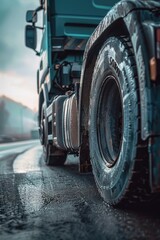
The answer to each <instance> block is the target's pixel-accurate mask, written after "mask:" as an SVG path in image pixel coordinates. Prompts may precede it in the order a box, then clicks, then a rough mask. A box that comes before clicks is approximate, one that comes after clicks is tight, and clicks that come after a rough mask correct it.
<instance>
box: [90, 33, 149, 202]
mask: <svg viewBox="0 0 160 240" xmlns="http://www.w3.org/2000/svg"><path fill="white" fill-rule="evenodd" d="M136 81H137V74H136V64H135V61H134V55H133V51H132V47H131V44H130V42H129V39H128V38H116V37H111V38H109V39H108V40H107V41H106V42H105V43H104V45H103V47H102V49H101V51H100V53H99V56H98V58H97V61H96V65H95V68H94V73H93V78H92V86H91V98H90V113H89V145H90V157H91V163H92V168H93V174H94V177H95V181H96V184H97V186H98V189H99V191H100V193H101V195H102V197H103V198H104V200H105V201H106V202H108V203H109V204H111V205H117V204H119V203H126V202H127V203H128V202H129V201H130V202H134V201H135V200H136V201H141V200H144V199H145V198H146V197H148V196H149V193H150V189H149V173H148V170H149V169H148V168H149V161H148V154H147V152H148V149H147V144H146V142H143V141H142V140H141V139H140V127H139V125H140V110H139V96H138V88H137V82H136Z"/></svg>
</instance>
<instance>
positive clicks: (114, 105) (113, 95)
mask: <svg viewBox="0 0 160 240" xmlns="http://www.w3.org/2000/svg"><path fill="white" fill-rule="evenodd" d="M101 89H102V90H101V92H100V95H99V101H98V107H97V137H98V143H99V149H100V154H101V155H102V159H103V161H105V163H106V164H107V166H108V167H113V166H114V164H115V163H116V162H117V160H118V157H119V154H120V151H121V145H122V137H123V110H122V109H123V108H122V98H121V92H120V87H119V84H118V81H117V79H116V78H115V77H114V76H112V75H110V76H108V77H107V78H106V79H105V81H104V83H103V85H102V88H101Z"/></svg>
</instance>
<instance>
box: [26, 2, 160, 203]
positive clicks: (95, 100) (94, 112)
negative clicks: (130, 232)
mask: <svg viewBox="0 0 160 240" xmlns="http://www.w3.org/2000/svg"><path fill="white" fill-rule="evenodd" d="M40 18H42V19H40ZM38 19H39V20H42V23H41V24H39V21H38ZM26 21H27V22H28V23H29V24H28V25H27V26H26V29H25V42H26V46H27V47H29V48H32V49H33V50H34V51H35V52H36V54H37V55H38V56H40V64H39V69H38V71H37V91H38V95H39V107H38V123H39V134H40V140H41V144H42V145H43V151H44V159H45V162H46V164H47V165H54V166H56V165H63V164H64V163H65V160H66V158H67V155H69V154H74V155H77V156H78V157H79V170H80V172H88V171H93V174H94V178H95V182H96V184H97V187H98V189H99V192H100V193H101V195H102V197H103V198H104V200H105V201H106V202H108V203H109V204H112V205H116V204H121V203H126V202H132V201H133V202H134V201H144V200H146V199H148V198H150V197H151V196H153V195H154V196H155V195H158V193H159V191H160V2H159V1H149V0H148V1H144V0H139V1H134V0H122V1H113V0H112V1H111V0H81V1H75V0H40V4H39V7H38V8H37V9H35V10H29V11H27V14H26ZM38 32H40V33H41V37H40V34H38ZM38 46H40V47H38ZM33 64H34V63H33Z"/></svg>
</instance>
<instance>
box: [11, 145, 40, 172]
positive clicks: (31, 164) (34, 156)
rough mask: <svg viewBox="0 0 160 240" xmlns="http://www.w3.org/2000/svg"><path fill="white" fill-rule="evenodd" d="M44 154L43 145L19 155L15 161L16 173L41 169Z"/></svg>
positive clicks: (14, 168)
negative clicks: (41, 158)
mask: <svg viewBox="0 0 160 240" xmlns="http://www.w3.org/2000/svg"><path fill="white" fill-rule="evenodd" d="M41 155H42V147H41V146H37V147H34V148H32V149H30V150H28V151H26V152H25V153H24V154H21V155H19V156H18V157H17V158H16V159H15V160H14V163H13V171H14V173H27V172H30V171H40V164H39V162H40V157H41Z"/></svg>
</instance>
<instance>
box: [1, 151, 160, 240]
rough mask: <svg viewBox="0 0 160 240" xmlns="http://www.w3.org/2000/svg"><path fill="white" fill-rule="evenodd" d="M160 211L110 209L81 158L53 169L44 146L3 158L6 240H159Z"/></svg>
mask: <svg viewBox="0 0 160 240" xmlns="http://www.w3.org/2000/svg"><path fill="white" fill-rule="evenodd" d="M159 206H160V204H158V203H156V204H154V206H153V204H146V205H145V206H132V207H130V208H127V209H116V208H112V207H110V206H108V205H107V204H106V203H105V202H104V201H103V200H102V199H101V197H100V196H99V193H98V192H97V189H96V186H95V183H94V179H93V176H92V174H87V175H84V174H80V173H79V172H78V165H77V159H76V158H73V157H70V158H68V160H67V163H66V164H65V166H64V167H47V166H45V164H44V160H43V155H42V149H41V147H40V146H37V147H34V148H33V149H30V150H28V151H26V152H24V153H22V154H21V155H18V154H14V155H10V156H8V157H7V156H5V157H0V240H8V239H21V240H23V239H28V240H30V239H35V240H43V239H52V240H54V239H56V240H63V239H64V240H70V239H73V240H74V239H83V240H88V239H92V240H95V239H96V240H101V239H107V240H108V239H109V240H110V239H111V240H112V239H115V240H116V239H117V240H125V239H126V240H129V239H149V240H150V239H151V240H152V239H153V240H156V239H160V207H159Z"/></svg>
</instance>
